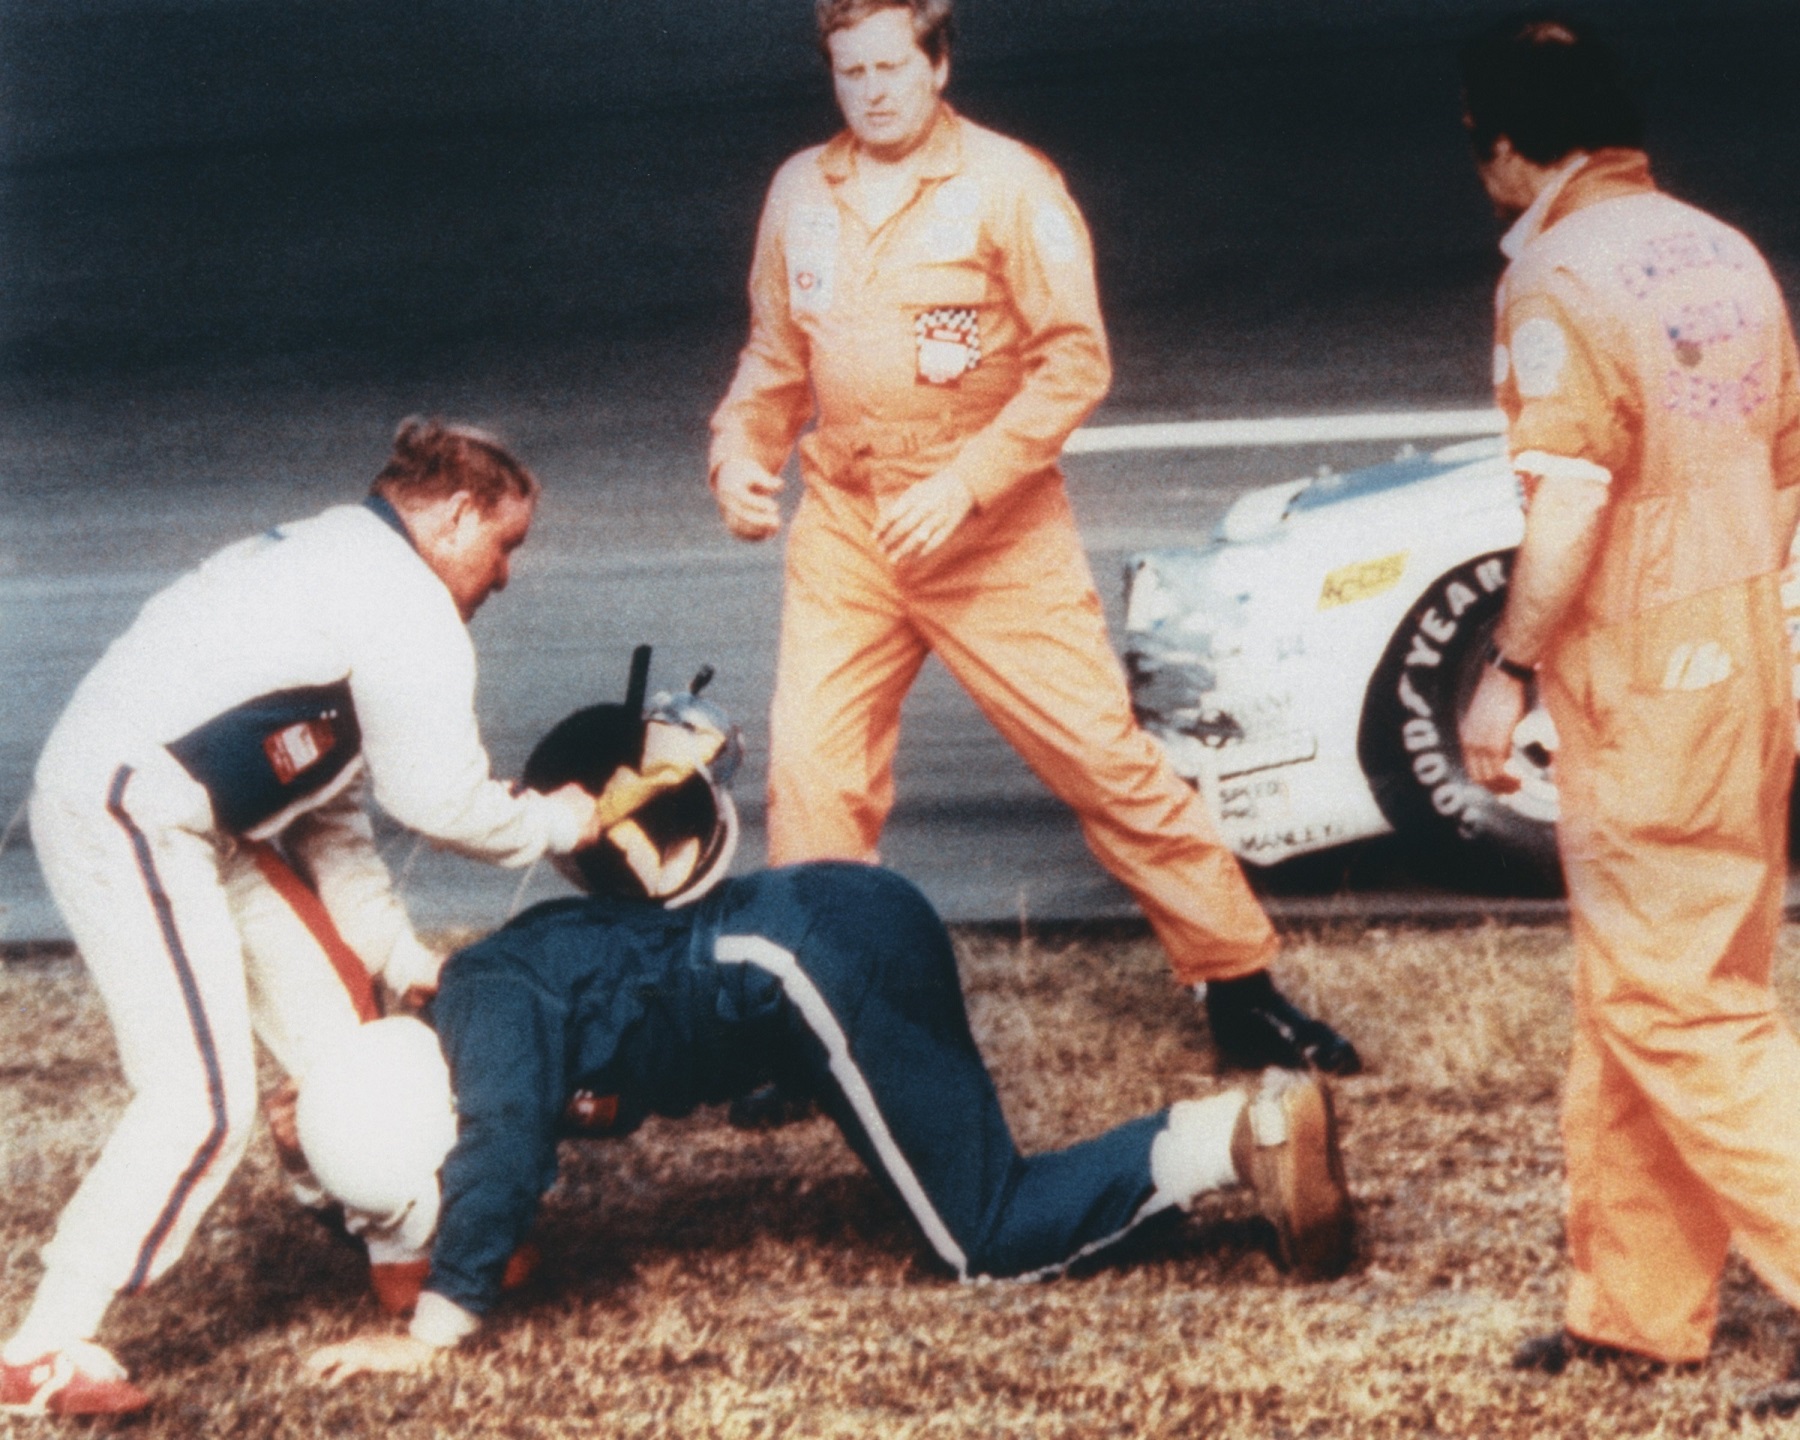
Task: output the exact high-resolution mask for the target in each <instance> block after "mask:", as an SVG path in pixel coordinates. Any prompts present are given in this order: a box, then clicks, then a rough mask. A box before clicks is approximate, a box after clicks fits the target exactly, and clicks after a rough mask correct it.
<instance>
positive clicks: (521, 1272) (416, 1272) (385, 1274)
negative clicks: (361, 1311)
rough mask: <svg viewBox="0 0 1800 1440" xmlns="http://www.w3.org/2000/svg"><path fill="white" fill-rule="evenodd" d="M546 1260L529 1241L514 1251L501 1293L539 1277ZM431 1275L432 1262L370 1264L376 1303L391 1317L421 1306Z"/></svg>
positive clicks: (410, 1261)
mask: <svg viewBox="0 0 1800 1440" xmlns="http://www.w3.org/2000/svg"><path fill="white" fill-rule="evenodd" d="M542 1260H543V1256H542V1255H540V1254H539V1253H538V1248H537V1246H536V1245H534V1244H532V1243H531V1241H529V1240H527V1241H526V1242H525V1243H524V1244H522V1245H521V1246H519V1248H518V1249H517V1250H515V1251H513V1253H512V1256H511V1258H510V1259H508V1260H507V1262H506V1273H505V1274H504V1275H503V1276H501V1278H500V1288H501V1289H502V1290H518V1289H521V1288H523V1287H524V1286H525V1285H528V1284H529V1283H530V1282H531V1277H532V1276H533V1275H535V1274H537V1268H538V1265H539V1264H540V1263H542ZM430 1273H431V1262H430V1261H429V1260H400V1261H393V1262H384V1263H379V1264H377V1263H371V1264H370V1266H369V1286H370V1288H371V1289H373V1290H374V1292H375V1299H376V1300H377V1301H378V1302H380V1305H381V1308H382V1309H383V1310H385V1311H386V1312H387V1313H388V1314H390V1315H410V1314H412V1312H413V1307H414V1306H416V1305H417V1304H418V1303H419V1292H420V1291H421V1290H423V1289H424V1288H425V1277H426V1276H427V1275H429V1274H430Z"/></svg>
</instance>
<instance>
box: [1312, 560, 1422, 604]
mask: <svg viewBox="0 0 1800 1440" xmlns="http://www.w3.org/2000/svg"><path fill="white" fill-rule="evenodd" d="M1405 573H1406V551H1404V550H1401V551H1399V552H1398V553H1397V554H1393V555H1383V556H1382V557H1381V558H1380V559H1379V560H1358V561H1356V562H1355V563H1354V564H1352V565H1340V566H1339V567H1338V568H1337V569H1336V570H1333V571H1331V572H1330V573H1329V574H1328V575H1326V577H1325V583H1324V584H1323V585H1321V586H1320V587H1319V609H1321V610H1331V609H1334V608H1336V607H1337V606H1339V605H1354V604H1356V602H1357V601H1358V600H1373V599H1374V598H1375V597H1376V596H1377V595H1385V594H1386V593H1387V592H1388V591H1389V590H1392V589H1393V588H1394V587H1395V586H1396V585H1398V584H1399V583H1400V577H1401V576H1402V575H1404V574H1405Z"/></svg>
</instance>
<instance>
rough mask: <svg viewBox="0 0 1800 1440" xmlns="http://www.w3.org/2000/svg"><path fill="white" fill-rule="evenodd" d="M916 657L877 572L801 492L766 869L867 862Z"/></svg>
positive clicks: (773, 721) (888, 579)
mask: <svg viewBox="0 0 1800 1440" xmlns="http://www.w3.org/2000/svg"><path fill="white" fill-rule="evenodd" d="M925 655H926V647H925V642H924V640H923V639H922V638H921V637H920V636H919V634H918V633H917V631H916V630H915V629H914V628H913V626H912V624H911V622H910V621H909V620H908V618H907V615H906V607H905V602H904V600H903V598H902V597H901V595H900V594H899V593H898V591H897V590H896V588H895V587H894V584H893V581H892V576H891V573H890V572H889V570H888V569H887V567H886V566H885V565H883V564H882V563H881V562H880V560H879V559H878V558H877V557H875V556H873V555H871V554H869V553H868V551H867V550H866V549H864V548H863V547H861V546H859V545H856V544H854V543H852V542H851V541H850V540H849V538H848V537H846V536H845V535H844V534H843V533H842V532H841V530H840V529H839V528H838V527H837V526H835V525H832V524H831V523H829V522H828V520H827V517H826V515H825V513H824V510H823V507H821V506H820V505H819V504H818V503H817V502H816V501H815V500H814V499H813V497H812V496H810V495H809V496H808V497H807V498H806V499H805V500H803V501H802V503H801V506H800V510H799V513H798V514H797V515H796V516H795V517H794V521H793V525H792V528H791V529H790V531H789V534H788V549H787V579H786V585H785V589H784V591H783V596H782V612H781V648H780V655H779V658H778V659H777V661H776V669H775V699H774V704H773V708H772V713H771V715H770V721H769V813H768V844H769V863H770V864H771V865H793V864H798V863H799V862H801V861H806V860H862V861H868V862H873V861H874V860H875V858H876V846H877V845H878V844H879V842H880V839H881V828H882V826H883V825H884V824H885V823H886V821H887V817H888V812H889V811H890V810H891V809H892V808H893V804H894V751H895V749H896V747H897V745H898V743H899V739H900V705H901V702H902V701H903V700H904V699H905V698H906V692H907V691H908V690H909V689H910V688H911V687H912V683H913V681H914V679H916V678H917V676H918V673H919V667H920V666H921V665H923V664H924V663H925Z"/></svg>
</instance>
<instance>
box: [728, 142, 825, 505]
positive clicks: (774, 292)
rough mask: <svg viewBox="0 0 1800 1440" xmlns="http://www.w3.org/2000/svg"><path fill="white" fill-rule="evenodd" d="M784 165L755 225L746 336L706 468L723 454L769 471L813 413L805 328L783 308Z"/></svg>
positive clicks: (779, 463) (782, 459)
mask: <svg viewBox="0 0 1800 1440" xmlns="http://www.w3.org/2000/svg"><path fill="white" fill-rule="evenodd" d="M786 174H787V172H786V171H785V170H784V171H782V172H781V173H779V174H777V175H776V177H775V180H774V183H773V184H772V185H770V187H769V196H768V199H767V201H766V202H765V203H764V205H763V212H762V219H761V221H759V222H758V224H757V227H756V254H755V256H754V258H753V259H752V260H751V262H750V338H749V340H748V341H747V342H746V343H745V345H744V349H743V353H742V354H741V355H739V357H738V367H737V374H736V375H735V376H733V377H732V381H731V388H730V389H729V390H728V391H726V393H725V398H724V399H723V400H722V401H720V402H719V408H718V409H717V410H716V411H715V412H714V413H713V418H712V432H713V439H712V448H711V451H710V452H709V454H708V456H707V467H706V473H707V475H708V476H709V477H711V476H712V475H715V474H717V473H718V469H719V466H720V465H721V464H723V463H724V462H725V461H727V460H738V459H748V460H754V461H755V462H756V463H757V464H758V465H760V466H762V468H763V469H765V470H767V471H768V472H769V473H770V474H776V473H778V472H779V471H780V470H781V468H782V466H784V465H786V464H787V458H788V454H789V452H791V451H792V450H793V448H794V441H795V440H796V439H798V438H799V435H800V431H801V430H802V429H803V428H804V427H805V425H806V422H807V421H808V420H809V419H811V418H812V413H813V393H812V381H811V379H810V378H809V376H808V373H807V364H808V345H807V339H806V334H805V332H804V331H802V330H801V328H800V327H799V326H798V325H796V324H795V323H794V320H793V316H792V314H791V313H790V312H789V310H788V294H787V290H788V280H787V251H786V245H785V242H784V238H783V236H782V233H781V217H782V216H783V215H784V214H785V213H786V209H787V206H786V204H785V201H784V197H783V188H784V181H785V179H786Z"/></svg>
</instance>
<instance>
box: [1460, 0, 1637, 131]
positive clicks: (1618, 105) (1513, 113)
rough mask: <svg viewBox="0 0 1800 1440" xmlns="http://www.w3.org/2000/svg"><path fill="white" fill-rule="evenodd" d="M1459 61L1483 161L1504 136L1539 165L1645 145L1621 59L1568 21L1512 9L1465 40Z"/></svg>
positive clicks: (1465, 103) (1465, 101) (1470, 123)
mask: <svg viewBox="0 0 1800 1440" xmlns="http://www.w3.org/2000/svg"><path fill="white" fill-rule="evenodd" d="M1461 60H1462V82H1463V110H1464V113H1465V115H1466V117H1467V123H1468V126H1469V139H1470V141H1471V142H1472V143H1473V144H1474V146H1475V153H1476V155H1477V156H1478V157H1479V158H1480V159H1482V160H1488V159H1491V158H1492V157H1493V154H1494V146H1495V145H1496V144H1497V143H1498V142H1499V140H1500V137H1501V136H1503V135H1504V136H1505V137H1506V138H1507V139H1508V140H1510V141H1511V142H1512V148H1513V149H1514V150H1515V151H1517V152H1518V153H1519V154H1520V155H1522V156H1523V157H1524V158H1525V159H1527V160H1529V161H1531V162H1532V163H1533V164H1534V165H1552V164H1554V163H1555V162H1556V161H1558V160H1561V159H1562V158H1563V157H1564V156H1565V155H1568V154H1569V153H1570V152H1572V151H1575V150H1603V149H1605V148H1607V147H1608V146H1615V145H1616V146H1625V147H1628V148H1632V149H1636V148H1638V147H1640V146H1641V145H1642V144H1643V141H1644V126H1643V121H1642V120H1641V119H1640V118H1639V115H1638V109H1637V106H1636V105H1635V104H1634V103H1633V102H1632V99H1631V97H1630V96H1629V95H1628V94H1626V92H1625V83H1624V80H1623V77H1622V76H1621V75H1620V73H1619V64H1618V61H1617V60H1616V59H1615V58H1614V57H1613V54H1612V52H1611V51H1610V50H1608V49H1607V48H1606V46H1604V45H1603V44H1601V43H1600V42H1599V41H1598V40H1596V39H1595V38H1594V37H1593V36H1592V35H1590V34H1589V33H1588V32H1587V31H1586V30H1584V29H1582V28H1581V27H1580V26H1579V25H1577V24H1575V23H1573V22H1571V21H1568V20H1564V19H1561V18H1559V17H1557V16H1555V15H1551V14H1548V13H1546V12H1544V11H1529V12H1526V13H1524V14H1520V15H1514V16H1512V17H1511V18H1509V19H1507V20H1503V21H1501V22H1500V23H1499V24H1497V25H1494V26H1492V27H1490V28H1489V29H1486V30H1483V31H1482V32H1481V33H1480V34H1479V35H1477V36H1475V37H1474V38H1473V39H1472V40H1470V41H1469V42H1468V43H1467V44H1466V45H1464V46H1463V48H1462V55H1461Z"/></svg>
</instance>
